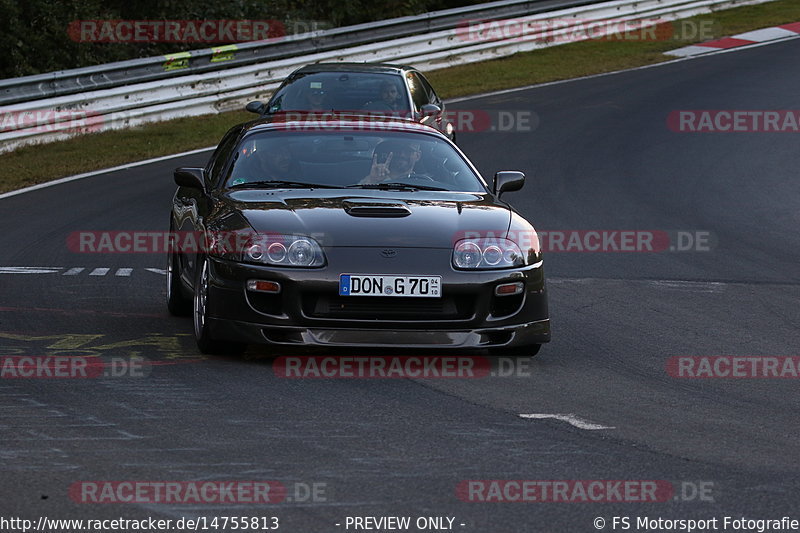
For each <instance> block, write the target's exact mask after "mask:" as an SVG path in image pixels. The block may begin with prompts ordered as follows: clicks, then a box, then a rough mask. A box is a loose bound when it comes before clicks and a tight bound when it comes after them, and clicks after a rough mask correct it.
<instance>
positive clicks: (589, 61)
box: [0, 0, 800, 193]
mask: <svg viewBox="0 0 800 533" xmlns="http://www.w3.org/2000/svg"><path fill="white" fill-rule="evenodd" d="M688 20H689V21H690V23H693V24H700V23H702V21H708V22H709V23H710V27H711V29H712V30H713V31H712V33H711V34H709V35H703V36H702V37H703V38H702V39H694V40H689V39H686V40H683V39H674V38H670V39H666V40H660V41H586V42H579V43H572V44H566V45H560V46H554V47H551V48H545V49H542V50H537V51H533V52H526V53H519V54H515V55H513V56H509V57H506V58H502V59H495V60H491V61H484V62H481V63H472V64H469V65H462V66H458V67H451V68H446V69H441V70H435V71H431V72H429V73H428V77H429V79H430V80H431V83H432V84H433V85H434V87H436V89H437V91H438V92H439V93H440V95H441V96H442V97H444V98H453V97H457V96H467V95H470V94H478V93H483V92H487V91H493V90H499V89H508V88H513V87H524V86H526V85H533V84H537V83H545V82H549V81H556V80H562V79H569V78H575V77H580V76H587V75H590V74H599V73H603V72H613V71H615V70H621V69H626V68H631V67H637V66H643V65H650V64H654V63H660V62H662V61H667V60H669V59H671V58H670V57H668V56H665V55H663V53H664V52H666V51H669V50H672V49H675V48H680V47H682V46H687V45H689V44H692V43H693V42H698V41H705V40H707V39H709V38H717V37H724V36H727V35H734V34H737V33H742V32H745V31H749V30H755V29H759V28H766V27H769V26H775V25H779V24H787V23H790V22H797V21H800V2H798V1H797V0H777V1H774V2H768V3H766V4H759V5H755V6H747V7H740V8H736V9H730V10H725V11H718V12H715V13H712V14H709V15H703V16H701V17H694V18H692V19H688ZM251 118H254V115H252V114H250V113H246V112H244V111H235V112H229V113H222V114H219V115H207V116H203V117H193V118H183V119H177V120H172V121H169V122H161V123H156V124H149V125H145V126H141V127H138V128H134V129H130V130H124V131H115V132H106V133H96V134H91V135H83V136H81V137H78V138H75V139H71V140H67V141H60V142H54V143H49V144H46V145H41V146H29V147H24V148H20V149H18V150H15V151H13V152H10V153H8V154H3V155H0V193H1V192H5V191H10V190H14V189H19V188H22V187H26V186H29V185H33V184H36V183H42V182H45V181H50V180H53V179H56V178H60V177H64V176H70V175H73V174H79V173H81V172H88V171H91V170H97V169H101V168H107V167H112V166H116V165H121V164H124V163H130V162H134V161H140V160H143V159H148V158H151V157H158V156H162V155H169V154H172V153H177V152H182V151H186V150H192V149H195V148H202V147H205V146H212V145H215V144H216V143H217V142H218V141H219V139H220V138H221V137H222V135H223V133H225V131H227V130H228V128H230V127H231V126H232V125H234V124H237V123H239V122H243V121H245V120H249V119H251Z"/></svg>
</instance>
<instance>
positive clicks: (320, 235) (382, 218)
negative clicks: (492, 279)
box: [222, 189, 511, 248]
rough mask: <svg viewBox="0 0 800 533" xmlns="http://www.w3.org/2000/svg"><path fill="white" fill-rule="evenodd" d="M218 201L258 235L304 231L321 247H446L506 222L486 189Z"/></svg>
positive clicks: (300, 192)
mask: <svg viewBox="0 0 800 533" xmlns="http://www.w3.org/2000/svg"><path fill="white" fill-rule="evenodd" d="M222 199H223V203H224V204H226V205H227V206H228V208H229V209H225V211H227V214H228V215H230V214H232V213H231V211H235V212H237V213H238V214H241V215H242V216H243V217H244V219H245V220H246V221H247V223H248V224H249V225H250V226H251V227H252V228H253V229H254V230H256V231H257V232H259V233H283V234H303V235H309V236H312V237H314V238H315V239H316V240H317V241H318V242H319V243H320V244H321V245H322V246H324V247H331V246H337V247H339V246H396V247H423V248H451V247H452V246H453V243H454V242H456V241H457V240H459V239H460V238H463V237H464V236H465V235H467V236H468V235H469V233H468V232H481V233H484V232H489V231H490V232H493V234H494V235H495V236H497V235H501V234H504V233H505V232H506V230H507V229H508V226H509V223H510V220H511V211H510V209H509V208H508V206H506V205H505V204H503V203H499V202H497V201H496V200H495V198H494V197H493V196H492V195H490V194H488V193H466V192H439V191H415V192H411V193H410V192H408V191H373V190H369V191H346V192H345V191H335V192H333V191H330V190H325V189H319V190H318V189H315V190H308V189H290V190H241V191H232V192H228V193H226V194H225V195H224V196H223V198H222ZM232 218H238V217H232Z"/></svg>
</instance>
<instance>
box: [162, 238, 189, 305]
mask: <svg viewBox="0 0 800 533" xmlns="http://www.w3.org/2000/svg"><path fill="white" fill-rule="evenodd" d="M167 309H169V312H170V314H172V315H174V316H189V315H190V314H192V300H191V298H187V297H186V296H184V295H183V288H182V287H181V270H180V266H179V262H178V254H177V253H176V252H175V250H173V249H172V246H170V250H169V252H167Z"/></svg>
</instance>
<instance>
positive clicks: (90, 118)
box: [0, 0, 771, 152]
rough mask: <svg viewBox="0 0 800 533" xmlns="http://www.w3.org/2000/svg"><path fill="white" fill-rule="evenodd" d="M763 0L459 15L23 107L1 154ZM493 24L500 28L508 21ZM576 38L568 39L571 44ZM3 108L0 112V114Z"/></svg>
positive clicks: (1, 138) (644, 1) (628, 2)
mask: <svg viewBox="0 0 800 533" xmlns="http://www.w3.org/2000/svg"><path fill="white" fill-rule="evenodd" d="M766 1H771V0H614V1H610V2H602V3H591V4H586V3H583V5H581V6H577V7H569V8H561V9H557V10H554V11H547V12H543V13H541V12H540V13H535V14H529V15H525V16H522V17H511V18H512V19H513V23H514V24H518V25H521V26H520V27H525V25H528V26H529V27H530V28H532V29H531V31H530V32H529V33H527V34H526V35H525V36H524V38H519V36H517V37H516V38H515V36H513V35H512V36H506V35H502V33H500V34H495V35H493V36H491V37H488V36H487V37H486V38H481V39H477V40H473V39H470V38H465V34H464V32H465V28H464V26H463V24H464V23H465V22H467V21H468V20H470V19H471V18H472V17H465V16H463V15H462V16H461V17H460V18H458V19H453V20H452V22H453V23H454V24H455V25H454V26H453V27H450V28H447V29H443V30H439V31H432V32H426V33H421V34H412V35H409V36H406V37H400V38H394V39H389V40H383V41H376V42H372V43H368V44H361V45H356V46H349V47H344V48H336V49H332V50H325V51H321V52H315V53H312V54H307V55H303V56H292V57H288V58H281V59H275V60H271V61H268V62H256V63H252V64H247V65H243V66H239V67H232V68H224V69H221V70H217V71H214V72H205V73H195V74H189V75H182V76H176V77H171V78H167V79H161V80H155V81H148V82H144V83H136V84H132V85H123V86H117V87H113V88H110V89H103V90H92V91H87V92H82V93H79V94H68V95H63V96H58V97H54V98H47V99H41V100H32V101H26V102H20V103H18V104H16V105H15V106H14V107H13V108H12V109H13V110H14V112H15V113H17V114H19V115H20V116H23V115H24V116H26V117H27V119H26V120H25V122H24V124H22V121H20V124H21V125H20V127H18V128H16V129H10V130H9V129H8V128H7V129H6V130H5V131H0V152H4V151H8V150H13V149H14V148H16V147H18V146H23V145H26V144H32V143H38V142H49V141H53V140H58V139H64V138H69V137H73V136H75V135H79V134H81V133H86V132H92V131H104V130H114V129H122V128H128V127H132V126H136V125H139V124H143V123H146V122H154V121H160V120H169V119H173V118H179V117H186V116H194V115H203V114H211V113H218V112H220V111H224V110H228V109H234V108H237V107H240V106H242V105H244V103H245V102H247V101H248V100H251V99H255V98H264V97H266V96H267V95H268V94H269V93H270V92H271V91H273V90H274V89H275V88H276V87H277V86H278V84H279V83H280V82H281V81H282V80H283V79H284V78H285V77H286V75H288V74H289V73H290V72H292V71H293V70H295V69H296V68H298V67H300V66H302V65H304V64H307V63H315V62H323V61H324V62H340V61H357V62H360V61H368V62H378V61H380V62H394V63H412V64H413V65H414V66H416V67H419V68H422V69H427V70H435V69H436V68H442V67H446V66H452V65H459V64H464V63H470V62H475V61H483V60H486V59H492V58H496V57H502V56H507V55H510V54H513V53H517V52H521V51H528V50H534V49H538V48H544V47H548V46H555V45H557V44H562V41H561V39H559V36H570V37H573V36H572V35H571V33H570V32H574V30H575V28H576V27H578V26H580V25H581V24H583V23H584V22H586V21H587V20H607V19H612V20H614V21H644V22H641V24H642V25H643V26H645V25H646V24H647V22H646V21H651V22H650V23H651V24H652V20H659V21H667V20H674V19H679V18H685V17H689V16H693V15H697V14H700V13H708V12H710V11H712V10H714V9H722V8H727V7H734V6H740V5H748V4H756V3H762V2H766ZM485 5H486V4H484V6H485ZM540 6H541V5H540ZM493 20H496V21H497V24H501V25H502V24H503V23H504V22H506V21H507V20H508V19H493ZM546 21H559V22H560V23H561V27H560V28H559V29H558V30H555V31H554V30H553V29H552V28H550V29H546V30H542V29H541V27H542V23H543V22H546ZM418 22H419V21H415V22H414V23H415V24H416V23H418ZM459 25H461V26H459ZM586 38H588V37H586ZM574 40H575V39H573V38H570V39H565V41H569V42H574ZM7 109H8V108H7ZM7 109H5V110H4V109H0V113H2V112H4V111H7ZM59 113H61V115H59ZM5 122H8V121H5Z"/></svg>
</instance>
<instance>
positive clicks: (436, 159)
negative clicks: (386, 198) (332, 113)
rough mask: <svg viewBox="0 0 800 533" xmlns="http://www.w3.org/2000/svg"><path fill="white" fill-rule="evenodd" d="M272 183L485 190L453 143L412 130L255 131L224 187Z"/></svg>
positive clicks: (240, 150) (243, 145)
mask: <svg viewBox="0 0 800 533" xmlns="http://www.w3.org/2000/svg"><path fill="white" fill-rule="evenodd" d="M273 184H274V185H275V186H285V187H297V188H299V187H302V186H303V185H304V184H308V185H309V186H313V185H318V186H320V187H328V188H330V187H341V188H365V189H369V188H375V189H392V188H407V189H418V190H445V191H464V192H485V191H486V189H485V188H484V186H483V185H482V183H481V181H480V179H479V178H478V176H477V175H476V174H475V172H474V171H473V170H472V168H471V167H470V166H469V165H468V164H467V163H466V161H465V160H464V159H463V158H462V156H461V155H460V154H459V153H458V152H457V151H456V150H455V149H453V147H452V146H451V145H450V144H448V143H447V142H445V141H443V140H441V139H438V138H436V137H433V136H431V135H426V134H419V133H411V132H408V133H406V132H374V131H366V132H365V131H338V130H337V131H325V132H314V133H312V132H308V131H304V132H286V131H270V132H259V133H253V134H251V135H249V136H247V137H245V138H244V140H243V141H242V142H241V143H240V145H239V146H238V148H237V151H236V154H235V161H234V163H233V165H232V167H231V169H230V171H229V173H228V176H227V179H226V181H225V187H227V188H246V187H264V186H271V185H273Z"/></svg>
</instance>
